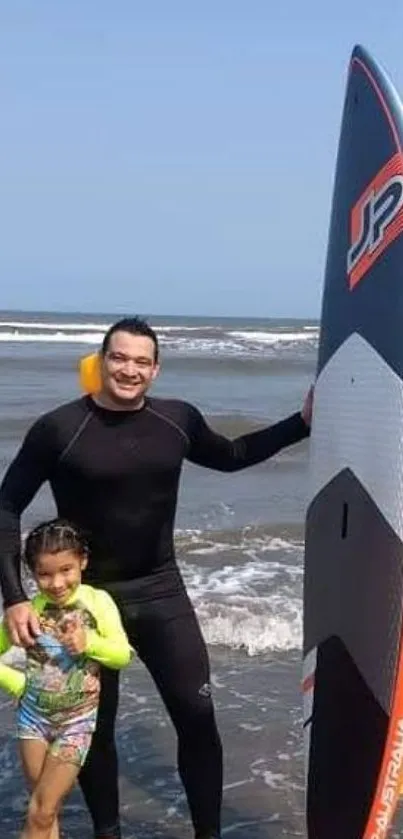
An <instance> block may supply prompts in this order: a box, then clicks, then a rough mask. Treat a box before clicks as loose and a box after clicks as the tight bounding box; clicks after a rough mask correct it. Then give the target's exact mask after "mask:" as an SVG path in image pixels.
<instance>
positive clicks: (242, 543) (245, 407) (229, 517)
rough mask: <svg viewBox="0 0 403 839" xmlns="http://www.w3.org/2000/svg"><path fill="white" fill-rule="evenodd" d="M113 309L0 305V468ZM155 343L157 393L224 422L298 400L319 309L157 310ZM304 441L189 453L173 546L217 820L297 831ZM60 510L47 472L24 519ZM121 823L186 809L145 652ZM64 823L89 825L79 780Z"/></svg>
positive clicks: (66, 389)
mask: <svg viewBox="0 0 403 839" xmlns="http://www.w3.org/2000/svg"><path fill="white" fill-rule="evenodd" d="M112 321H113V318H112V317H108V316H106V315H105V316H98V315H97V316H95V315H81V314H74V315H72V314H69V315H66V314H63V315H62V314H54V313H53V314H45V313H36V314H29V315H27V314H24V313H22V312H19V313H17V312H12V313H11V312H3V313H0V384H1V395H2V398H1V408H0V472H1V473H3V472H4V470H5V469H6V467H7V464H8V463H9V462H10V459H11V458H12V457H13V456H14V454H15V453H16V451H17V448H18V446H19V444H20V442H21V440H22V437H23V435H24V434H25V432H26V430H27V429H28V427H29V425H30V424H31V422H32V421H33V420H34V419H35V418H36V417H37V416H38V415H39V414H41V413H43V412H45V411H48V410H50V409H51V408H53V407H54V406H56V405H58V404H60V403H62V402H65V401H69V400H71V399H74V398H75V397H76V396H77V394H78V375H77V364H78V360H79V358H80V356H81V355H83V354H85V353H87V352H91V351H92V350H94V349H95V348H96V347H97V346H98V345H99V343H100V341H101V339H102V336H103V333H104V331H105V330H106V328H107V327H108V326H109V324H110V323H111V322H112ZM150 322H151V323H152V324H153V325H154V326H155V328H156V329H157V332H158V335H159V338H160V342H161V352H162V371H161V375H160V377H159V379H158V380H157V382H156V384H155V387H154V393H155V395H161V396H169V397H174V398H175V397H177V398H185V399H186V400H188V401H190V402H193V403H194V404H196V405H197V406H198V407H199V408H200V409H201V410H202V411H203V413H204V415H205V417H206V418H207V420H208V422H209V423H210V424H211V425H212V426H213V427H214V428H216V429H218V430H219V431H220V432H222V433H224V434H227V435H229V436H235V435H238V434H241V433H245V432H248V431H251V430H253V429H255V428H256V429H257V428H259V427H262V426H264V425H267V424H269V423H271V422H274V421H276V420H278V419H280V418H282V417H285V416H286V415H288V414H289V413H292V412H294V411H296V410H298V409H299V408H300V406H301V404H302V401H303V398H304V394H305V393H306V391H307V389H308V387H309V385H310V383H311V382H312V381H313V378H314V374H315V365H316V354H317V344H318V325H317V323H315V322H313V321H296V320H289V321H278V320H270V319H265V320H253V321H251V320H233V319H228V320H225V319H220V320H211V319H206V318H200V319H195V318H184V317H175V318H161V317H159V318H153V317H150ZM307 453H308V443H307V442H306V441H305V442H303V443H301V444H298V445H296V446H294V447H292V448H289V449H287V450H286V451H284V452H282V453H280V454H279V455H278V456H276V457H275V458H273V459H272V460H270V461H268V462H266V463H264V464H261V465H258V466H255V467H252V468H249V469H247V470H244V471H243V472H240V473H237V474H235V475H221V474H219V473H215V472H213V471H211V470H206V469H202V468H200V467H197V466H193V465H191V464H186V465H185V469H184V473H183V479H182V485H181V492H180V497H179V507H178V515H177V522H176V545H177V553H178V561H179V563H180V567H181V569H182V573H183V575H184V579H185V581H186V584H187V587H188V591H189V594H190V596H191V598H192V600H193V603H194V605H195V608H196V611H197V614H198V616H199V619H200V622H201V626H202V630H203V633H204V636H205V638H206V641H207V643H208V645H209V649H210V656H211V660H212V670H213V685H214V693H215V701H216V706H217V714H218V719H219V724H220V728H221V731H222V735H223V740H224V749H225V755H226V761H225V767H226V775H225V798H224V833H223V835H224V836H227V835H228V836H234V837H236V839H237V837H241V839H246V837H248V839H249V837H252V839H253V837H255V839H275V837H280V836H304V819H303V747H302V728H301V698H300V692H299V685H300V659H301V633H302V576H303V574H302V558H303V522H304V513H305V506H306V501H307V477H308V476H307ZM52 513H53V506H52V501H51V498H50V495H49V492H48V490H47V488H46V487H45V488H43V490H41V492H40V493H39V495H38V497H37V498H36V499H35V501H34V503H33V504H32V505H31V507H30V508H29V509H28V511H27V512H26V514H25V515H24V520H23V527H24V529H26V528H27V527H29V526H30V525H32V524H33V523H36V522H37V521H38V520H40V519H41V518H42V517H44V516H48V515H50V514H52ZM0 704H1V709H2V720H3V722H2V727H1V730H0V795H1V796H2V802H3V801H4V802H5V806H4V807H3V806H2V808H1V810H0V836H3V835H4V836H5V835H7V836H8V835H10V830H11V828H12V827H15V824H16V820H18V819H20V818H21V816H22V813H23V810H24V806H25V800H26V799H25V793H24V790H23V786H22V781H21V776H20V774H19V770H18V768H17V767H18V764H16V760H15V744H13V742H12V741H10V736H9V729H10V726H12V708H11V707H10V703H9V702H8V700H7V699H6V698H4V700H3V701H2V703H0ZM119 749H120V758H121V783H122V814H123V820H124V825H125V830H126V833H125V836H127V837H131V836H133V837H134V836H137V837H142V836H144V837H151V836H153V837H157V836H161V837H167V839H174V837H178V839H181V837H183V839H185V837H186V836H191V831H190V827H189V819H188V813H187V809H186V803H185V800H184V796H183V790H182V788H181V786H180V784H179V781H178V778H177V775H176V771H175V762H174V761H175V743H174V736H173V732H172V729H171V726H170V723H169V721H168V720H167V717H166V714H165V711H164V709H163V707H162V704H161V702H160V700H159V697H158V696H157V694H156V691H155V689H154V687H153V685H152V683H151V681H150V679H149V677H148V674H147V673H146V672H145V670H144V668H143V667H142V666H141V665H140V664H138V663H137V664H135V665H134V667H133V668H132V669H131V670H130V671H129V672H128V673H127V674H125V676H124V679H123V686H122V695H121V711H120V717H119ZM65 825H66V836H69V837H77V839H78V837H80V839H85V837H87V836H88V837H89V836H90V835H91V833H90V829H89V823H88V818H87V815H86V812H85V809H84V807H83V803H82V800H81V797H80V795H79V793H77V792H76V793H74V795H73V796H72V798H71V799H70V801H69V803H68V805H67V806H66V808H65Z"/></svg>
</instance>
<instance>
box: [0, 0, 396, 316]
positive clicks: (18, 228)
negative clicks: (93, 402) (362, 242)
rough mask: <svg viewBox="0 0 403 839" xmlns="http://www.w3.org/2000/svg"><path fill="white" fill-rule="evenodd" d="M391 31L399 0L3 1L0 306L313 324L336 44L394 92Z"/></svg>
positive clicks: (339, 57)
mask: <svg viewBox="0 0 403 839" xmlns="http://www.w3.org/2000/svg"><path fill="white" fill-rule="evenodd" d="M385 10H386V11H387V14H386V11H385ZM402 32H403V4H402V3H401V2H398V0H391V1H390V2H389V3H387V4H386V3H383V4H380V3H375V2H373V3H370V2H368V0H365V2H364V0H349V2H347V0H338V2H337V3H326V2H323V0H321V2H319V0H307V2H304V3H302V2H300V0H282V2H275V0H243V2H239V0H204V2H203V3H192V2H189V0H183V2H179V0H159V1H158V0H147V2H143V3H140V2H136V1H135V0H115V2H111V0H108V2H105V0H85V2H83V0H69V2H55V0H52V2H50V0H49V2H48V0H35V2H33V0H30V2H28V0H13V2H12V3H11V2H9V3H3V4H1V5H0V103H1V107H2V114H1V131H0V149H1V155H0V177H1V189H0V224H1V230H2V235H1V247H0V278H1V289H2V295H1V299H0V307H1V308H3V309H4V308H28V309H35V308H37V309H44V308H46V309H51V310H58V309H62V310H63V309H66V310H83V311H109V312H123V311H125V312H126V311H134V312H143V313H147V314H149V313H154V314H200V315H233V316H238V315H242V316H244V315H245V316H249V315H250V316H253V315H258V316H264V317H266V316H267V317H269V316H293V315H294V316H301V317H305V316H306V317H312V316H316V315H318V313H319V310H320V299H321V285H322V279H323V267H324V260H325V254H326V240H327V230H328V223H329V212H330V201H331V191H332V182H333V175H334V165H335V155H336V149H337V141H338V133H339V127H340V117H341V109H342V104H343V96H344V87H345V77H346V69H347V64H348V60H349V56H350V52H351V49H352V47H353V45H354V43H356V42H357V41H358V42H360V43H363V44H364V45H365V46H366V47H367V48H369V49H370V50H371V51H372V52H373V54H374V55H375V57H376V58H378V60H380V61H381V62H382V63H383V64H384V66H386V68H387V69H388V71H389V72H390V74H391V76H392V78H393V80H394V82H395V84H396V86H397V87H398V89H400V91H402V92H403V50H402Z"/></svg>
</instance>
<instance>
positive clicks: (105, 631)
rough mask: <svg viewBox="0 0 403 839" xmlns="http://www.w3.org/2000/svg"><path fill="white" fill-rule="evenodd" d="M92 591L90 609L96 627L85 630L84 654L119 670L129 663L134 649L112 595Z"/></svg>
mask: <svg viewBox="0 0 403 839" xmlns="http://www.w3.org/2000/svg"><path fill="white" fill-rule="evenodd" d="M93 591H94V595H95V597H94V602H93V609H92V611H93V614H94V617H95V619H96V621H97V627H98V628H97V629H96V630H95V629H89V630H87V633H86V634H87V643H86V647H85V655H87V656H88V657H89V658H93V659H94V660H95V661H99V663H100V664H103V665H104V666H105V667H110V668H111V669H112V670H120V669H121V668H123V667H127V665H128V664H130V662H131V660H132V658H133V655H134V650H133V648H132V647H131V646H130V644H129V641H128V638H127V635H126V633H125V631H124V629H123V626H122V621H121V618H120V614H119V611H118V608H117V606H116V604H115V602H114V601H113V600H112V597H110V595H109V594H107V592H106V591H101V590H99V589H98V590H96V589H93ZM94 607H95V608H94Z"/></svg>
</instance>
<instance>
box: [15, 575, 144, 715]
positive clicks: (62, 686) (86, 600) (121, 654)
mask: <svg viewBox="0 0 403 839" xmlns="http://www.w3.org/2000/svg"><path fill="white" fill-rule="evenodd" d="M31 603H32V607H33V609H34V611H35V612H36V614H37V615H38V618H39V625H40V635H39V636H38V638H37V642H36V643H35V645H34V646H33V647H29V648H28V649H27V651H26V652H27V663H26V669H25V672H22V671H21V670H19V669H17V668H16V667H12V666H10V665H7V664H3V663H2V662H0V688H3V689H4V690H6V691H7V692H8V693H11V694H12V695H13V696H16V697H20V696H21V695H22V694H26V695H27V698H28V695H29V694H31V696H32V699H35V698H37V697H38V696H43V695H49V694H51V693H52V694H53V695H54V699H56V696H55V695H57V696H59V697H60V703H57V704H60V706H62V705H63V703H64V700H66V704H67V702H68V697H67V694H68V695H69V696H70V697H71V700H72V701H74V696H77V691H78V693H79V694H81V695H83V698H84V695H85V694H86V692H87V689H86V685H89V684H91V691H90V692H91V693H92V692H93V690H94V685H93V682H94V677H95V678H97V675H98V668H97V667H94V663H95V662H96V663H97V664H98V665H103V666H105V667H110V668H111V669H113V670H120V669H121V668H123V667H127V665H128V664H129V663H130V661H131V659H132V657H133V654H134V651H133V649H132V647H131V646H130V644H129V641H128V638H127V636H126V633H125V631H124V629H123V626H122V622H121V618H120V614H119V611H118V609H117V606H116V604H115V603H114V601H113V599H112V597H111V596H110V595H109V594H108V593H107V592H106V591H103V590H102V589H96V588H93V587H92V586H88V585H80V586H78V588H77V589H76V590H75V592H74V593H73V594H72V595H71V597H70V598H69V600H67V601H66V602H65V603H63V604H58V603H55V602H54V601H52V600H51V599H50V598H48V597H46V596H45V595H44V594H41V593H39V594H37V595H36V596H35V597H34V598H33V600H32V601H31ZM77 621H78V622H80V623H81V624H82V625H83V626H84V628H85V631H86V647H85V651H84V653H83V654H81V655H74V656H73V655H71V654H70V653H69V652H68V651H67V650H66V648H65V647H64V645H63V636H64V632H65V631H66V629H67V628H68V625H69V623H70V624H71V622H73V625H77ZM11 647H12V643H11V641H10V639H9V636H8V632H7V628H6V625H5V623H4V621H2V622H1V623H0V655H3V654H4V653H6V652H7V651H8V650H9V649H10V648H11ZM73 686H74V690H73ZM96 692H97V691H96Z"/></svg>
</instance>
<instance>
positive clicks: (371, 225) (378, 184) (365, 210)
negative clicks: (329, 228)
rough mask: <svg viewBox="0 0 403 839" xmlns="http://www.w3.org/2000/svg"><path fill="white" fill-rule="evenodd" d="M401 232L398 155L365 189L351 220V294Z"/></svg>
mask: <svg viewBox="0 0 403 839" xmlns="http://www.w3.org/2000/svg"><path fill="white" fill-rule="evenodd" d="M402 231H403V155H402V154H401V153H400V152H398V153H397V154H395V155H394V156H393V157H391V159H390V160H389V161H388V162H387V163H386V164H385V166H383V167H382V169H381V170H380V171H379V172H378V174H377V175H376V176H375V178H374V179H373V180H372V181H371V183H370V184H369V185H368V186H367V188H366V189H365V192H363V194H362V195H361V196H360V198H359V199H358V201H357V203H356V204H355V205H354V207H353V209H352V211H351V216H350V241H351V247H350V249H349V251H348V254H347V274H348V280H349V287H350V290H353V289H354V288H355V286H356V285H357V283H359V282H360V280H362V278H363V277H364V275H365V274H366V273H367V271H369V269H370V268H371V266H372V265H373V264H374V262H375V261H376V260H377V259H378V257H380V255H381V254H382V253H383V252H384V251H385V250H386V248H387V247H388V246H389V245H390V244H391V243H392V242H393V241H394V239H396V238H397V236H399V235H400V233H401V232H402Z"/></svg>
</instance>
